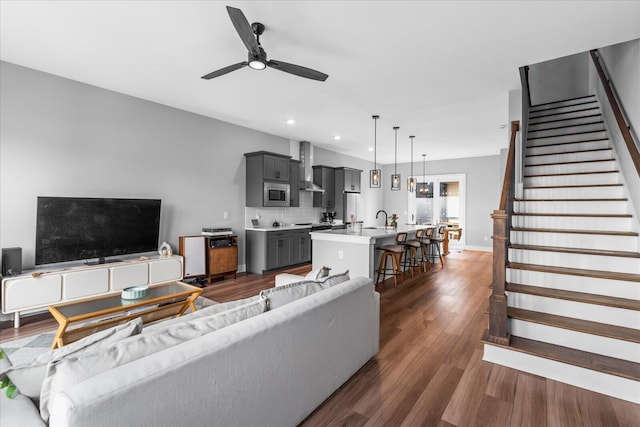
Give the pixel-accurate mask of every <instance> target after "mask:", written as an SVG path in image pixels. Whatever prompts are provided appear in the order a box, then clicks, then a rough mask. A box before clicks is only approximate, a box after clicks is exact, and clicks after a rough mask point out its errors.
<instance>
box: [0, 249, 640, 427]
mask: <svg viewBox="0 0 640 427" xmlns="http://www.w3.org/2000/svg"><path fill="white" fill-rule="evenodd" d="M491 256H492V255H491V254H490V253H485V252H475V251H464V252H454V253H451V254H450V255H449V256H447V257H446V262H445V267H444V268H442V269H441V268H440V267H435V268H434V269H433V270H432V271H430V272H428V273H426V274H420V275H416V276H415V277H414V278H411V277H408V278H406V279H405V280H404V281H403V283H402V284H401V285H400V286H398V288H394V287H393V284H392V283H391V281H390V280H389V281H388V283H387V284H386V286H383V287H379V289H378V290H379V291H380V293H381V315H380V319H381V325H380V352H379V353H378V354H377V355H376V356H375V357H374V359H372V360H371V361H370V362H369V363H368V364H367V365H366V366H364V367H363V368H362V369H361V370H360V371H359V372H358V373H356V374H355V375H354V376H353V377H352V378H351V379H350V380H349V381H348V382H347V383H345V384H344V386H343V387H342V388H340V389H339V390H338V391H336V392H335V393H334V394H333V395H332V396H331V397H330V398H329V399H327V401H325V402H324V404H323V405H321V406H320V407H319V408H318V409H317V410H316V411H315V412H314V413H313V414H311V415H310V416H309V417H308V418H307V420H305V422H303V423H302V425H303V426H329V425H330V426H361V425H371V426H420V425H425V426H563V427H564V426H607V427H609V426H637V425H638V424H639V423H638V420H640V405H635V404H632V403H629V402H625V401H622V400H619V399H614V398H610V397H607V396H603V395H601V394H597V393H593V392H590V391H587V390H583V389H580V388H577V387H572V386H569V385H566V384H562V383H559V382H556V381H552V380H547V379H545V378H541V377H538V376H535V375H531V374H527V373H523V372H520V371H516V370H513V369H509V368H505V367H502V366H498V365H494V364H491V363H488V362H484V361H482V344H481V343H480V339H481V337H482V334H483V332H484V331H485V329H486V325H487V314H486V310H487V301H488V297H489V294H490V289H489V285H490V283H491ZM308 270H309V267H308V266H305V267H298V268H295V269H292V270H288V271H289V272H292V273H298V274H303V273H305V272H306V271H308ZM273 284H274V275H273V274H269V275H264V276H259V275H252V274H240V275H238V278H237V279H236V280H232V279H228V280H224V281H219V282H216V283H214V284H212V285H210V286H208V287H207V288H205V290H204V292H203V295H204V296H206V297H207V298H211V299H213V300H216V301H220V302H223V301H229V300H233V299H236V298H241V297H245V296H251V295H255V294H256V293H257V292H259V291H260V290H261V289H265V288H268V287H272V286H273ZM1 326H2V331H0V342H2V341H7V340H11V339H15V338H18V337H21V336H27V335H33V334H38V333H41V332H43V331H50V330H52V329H54V328H55V322H54V321H53V320H52V319H51V318H50V317H49V316H48V315H45V316H39V317H34V318H32V319H24V320H23V326H22V327H21V328H20V329H19V330H18V331H15V330H13V328H12V327H11V324H10V322H3V323H2V325H1Z"/></svg>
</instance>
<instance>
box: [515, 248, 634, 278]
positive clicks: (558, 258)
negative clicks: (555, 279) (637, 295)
mask: <svg viewBox="0 0 640 427" xmlns="http://www.w3.org/2000/svg"><path fill="white" fill-rule="evenodd" d="M509 261H511V262H518V263H523V264H536V265H548V266H554V267H567V268H581V269H585V270H601V271H615V272H619V273H632V274H640V258H628V257H613V256H604V255H590V254H573V253H566V252H551V251H534V250H528V249H514V248H509Z"/></svg>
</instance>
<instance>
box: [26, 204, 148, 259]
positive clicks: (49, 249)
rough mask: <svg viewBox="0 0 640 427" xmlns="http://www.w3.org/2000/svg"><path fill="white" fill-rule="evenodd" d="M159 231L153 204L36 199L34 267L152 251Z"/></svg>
mask: <svg viewBox="0 0 640 427" xmlns="http://www.w3.org/2000/svg"><path fill="white" fill-rule="evenodd" d="M159 232H160V200H157V199H104V198H84V197H38V207H37V220H36V264H37V265H42V264H53V263H59V262H66V261H77V260H87V261H89V260H92V259H95V258H97V259H98V262H105V261H104V258H106V257H114V256H122V255H127V254H136V253H143V252H150V251H156V250H157V249H158V237H159ZM94 263H95V262H94Z"/></svg>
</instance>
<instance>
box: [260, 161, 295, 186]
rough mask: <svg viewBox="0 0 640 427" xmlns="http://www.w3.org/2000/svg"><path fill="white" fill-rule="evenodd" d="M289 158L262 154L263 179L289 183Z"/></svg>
mask: <svg viewBox="0 0 640 427" xmlns="http://www.w3.org/2000/svg"><path fill="white" fill-rule="evenodd" d="M290 159H291V156H280V155H272V154H263V156H262V162H263V164H264V169H263V176H262V177H263V178H264V179H265V180H267V181H284V182H289V160H290Z"/></svg>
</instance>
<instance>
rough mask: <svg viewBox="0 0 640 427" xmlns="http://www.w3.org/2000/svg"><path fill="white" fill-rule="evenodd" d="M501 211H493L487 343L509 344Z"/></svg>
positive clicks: (504, 224)
mask: <svg viewBox="0 0 640 427" xmlns="http://www.w3.org/2000/svg"><path fill="white" fill-rule="evenodd" d="M508 217H509V215H508V214H507V213H506V212H505V211H503V210H495V211H493V213H492V214H491V218H492V219H493V284H492V292H491V297H490V298H489V333H488V334H487V341H491V342H495V343H496V344H503V345H508V344H509V326H508V323H507V296H506V295H505V294H504V290H505V284H506V269H507V242H508V240H507V232H508V229H507V220H508Z"/></svg>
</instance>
